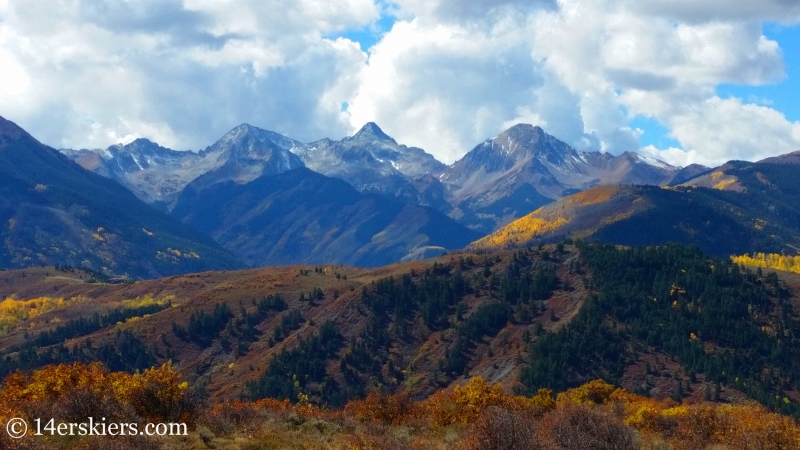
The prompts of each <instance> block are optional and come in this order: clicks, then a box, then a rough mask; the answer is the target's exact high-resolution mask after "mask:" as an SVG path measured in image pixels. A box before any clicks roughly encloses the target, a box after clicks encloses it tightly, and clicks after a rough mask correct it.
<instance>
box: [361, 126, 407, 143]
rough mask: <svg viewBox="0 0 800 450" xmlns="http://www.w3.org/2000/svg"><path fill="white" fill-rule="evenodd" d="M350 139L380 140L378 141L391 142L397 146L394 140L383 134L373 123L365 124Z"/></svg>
mask: <svg viewBox="0 0 800 450" xmlns="http://www.w3.org/2000/svg"><path fill="white" fill-rule="evenodd" d="M350 139H352V140H376V139H377V140H380V141H391V142H393V143H395V144H397V141H395V140H394V138H392V137H391V136H389V135H388V134H386V133H384V132H383V130H381V127H379V126H378V125H377V124H376V123H375V122H367V123H366V124H365V125H364V126H363V127H361V129H360V130H358V132H357V133H356V134H354V135H353V137H351V138H350Z"/></svg>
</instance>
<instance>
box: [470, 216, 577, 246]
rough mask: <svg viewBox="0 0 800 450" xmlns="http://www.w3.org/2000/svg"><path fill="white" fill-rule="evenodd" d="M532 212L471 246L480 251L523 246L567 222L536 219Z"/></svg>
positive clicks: (564, 220)
mask: <svg viewBox="0 0 800 450" xmlns="http://www.w3.org/2000/svg"><path fill="white" fill-rule="evenodd" d="M538 211H539V210H537V211H534V212H532V213H531V214H528V215H527V216H525V217H521V218H519V219H517V220H515V221H513V222H511V223H510V224H508V225H506V226H504V227H503V228H500V229H499V230H497V231H495V232H494V233H492V234H490V235H488V236H485V237H483V238H481V239H479V240H477V241H475V242H474V243H473V244H472V246H473V247H476V248H480V249H497V248H505V247H513V246H517V245H523V244H526V243H528V242H530V241H531V240H533V238H535V237H536V236H540V235H543V234H546V233H549V232H551V231H555V230H557V229H558V228H560V227H562V226H564V225H565V224H566V223H567V222H568V221H567V219H565V218H563V217H558V218H556V219H554V220H547V219H544V218H542V217H537V216H536V215H535V214H536V213H537V212H538Z"/></svg>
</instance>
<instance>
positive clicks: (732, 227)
mask: <svg viewBox="0 0 800 450" xmlns="http://www.w3.org/2000/svg"><path fill="white" fill-rule="evenodd" d="M797 177H800V166H798V165H796V164H772V163H745V162H742V161H736V162H730V163H727V164H725V165H723V166H721V167H719V168H717V169H714V170H713V171H711V172H709V173H706V174H703V175H701V176H700V177H698V178H695V179H693V180H690V181H688V182H686V183H684V184H683V185H681V186H677V187H673V188H669V189H660V188H657V187H653V186H604V187H596V188H591V189H588V190H586V191H583V192H581V193H579V194H575V195H573V196H569V197H566V198H564V199H562V200H559V201H558V202H556V203H553V204H551V205H548V206H545V207H543V208H541V209H539V210H537V211H535V212H533V213H531V214H529V215H528V216H526V217H523V218H521V219H519V220H517V221H515V222H512V223H511V224H509V225H508V226H506V227H504V228H502V229H500V230H498V231H497V232H495V233H492V234H491V235H489V236H487V237H485V238H483V239H481V240H479V241H477V242H475V243H474V244H473V246H474V247H475V248H504V247H515V246H522V245H529V244H530V243H531V242H536V241H537V240H544V241H548V240H555V239H559V238H561V237H564V236H567V235H573V236H576V237H581V238H589V239H594V240H600V241H604V242H613V243H617V244H623V245H656V244H664V243H667V242H678V243H684V244H693V245H698V246H700V247H701V248H702V249H703V250H704V251H705V252H707V253H709V254H713V255H719V256H728V255H731V254H743V253H751V252H772V253H781V252H783V251H785V252H789V253H796V252H797V249H800V206H798V205H800V189H799V188H798V187H797V185H796V182H795V180H796V179H797ZM704 186H708V187H704Z"/></svg>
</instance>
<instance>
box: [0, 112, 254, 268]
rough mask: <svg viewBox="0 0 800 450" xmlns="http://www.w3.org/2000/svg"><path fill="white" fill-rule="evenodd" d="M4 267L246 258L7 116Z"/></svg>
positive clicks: (235, 264) (1, 163) (2, 183)
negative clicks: (83, 165)
mask: <svg viewBox="0 0 800 450" xmlns="http://www.w3.org/2000/svg"><path fill="white" fill-rule="evenodd" d="M0 240H2V246H0V267H6V268H13V267H29V266H35V265H53V264H59V265H71V266H77V267H87V268H90V269H93V270H96V271H100V272H104V273H106V274H109V275H128V276H131V277H144V278H152V277H158V276H165V275H171V274H176V273H187V272H197V271H202V270H212V269H213V270H222V269H234V268H241V267H242V266H243V264H242V263H241V262H240V261H239V260H237V259H236V258H235V257H234V256H233V255H232V254H231V253H230V252H228V251H227V250H224V249H223V248H221V247H220V246H219V245H218V244H216V243H215V242H214V241H213V240H212V239H211V238H209V237H207V236H205V235H203V234H202V233H199V232H197V231H195V230H192V229H191V228H189V227H187V226H186V225H184V224H182V223H180V222H179V221H178V220H176V219H173V218H171V217H169V216H168V215H166V214H165V213H162V212H160V211H157V210H155V209H153V208H151V207H149V206H147V205H145V204H144V203H143V202H141V201H140V200H139V199H137V198H136V197H135V196H134V195H133V194H132V193H131V192H129V191H128V190H126V189H125V188H123V187H122V186H120V185H118V184H117V183H115V182H114V181H111V180H109V179H106V178H103V177H101V176H99V175H95V174H93V173H90V172H88V171H86V170H84V169H83V168H81V167H80V166H78V165H77V164H75V163H74V162H72V161H70V160H68V159H67V158H66V157H65V156H63V155H61V154H60V153H58V152H57V151H55V150H53V149H51V148H49V147H46V146H44V145H42V144H40V143H39V142H38V141H36V140H35V139H34V138H32V137H31V136H30V135H28V134H27V133H26V132H25V131H23V130H22V129H20V128H19V127H17V126H16V125H14V124H13V123H12V122H9V121H7V120H5V119H2V118H0Z"/></svg>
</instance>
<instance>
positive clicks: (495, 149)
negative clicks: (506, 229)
mask: <svg viewBox="0 0 800 450" xmlns="http://www.w3.org/2000/svg"><path fill="white" fill-rule="evenodd" d="M62 151H63V152H64V153H65V154H66V155H68V156H69V157H70V158H72V159H74V160H75V161H76V162H78V163H79V164H81V165H82V166H83V167H85V168H87V169H89V170H92V171H94V172H97V173H99V174H102V175H105V176H108V177H111V178H113V179H115V180H117V181H118V182H120V183H121V184H123V185H124V186H127V187H128V188H129V189H131V190H132V191H133V192H135V193H136V194H137V195H138V196H139V197H140V198H141V199H142V200H144V201H147V202H155V203H163V204H164V205H165V207H166V208H167V209H171V208H172V207H174V202H175V201H176V199H177V197H178V196H179V194H180V192H181V190H183V189H184V188H185V187H186V186H187V185H189V183H192V182H195V181H196V182H195V184H194V186H193V187H194V188H195V190H196V189H197V188H199V187H201V186H203V187H207V186H210V185H213V184H215V183H217V182H224V181H228V180H231V181H234V182H236V183H238V184H244V183H247V182H249V181H252V180H253V179H255V178H256V177H258V176H261V175H275V174H278V173H281V172H284V171H287V170H292V169H295V168H298V167H302V166H305V167H307V168H309V169H311V170H313V171H315V172H318V173H321V174H323V175H326V176H328V177H333V178H339V179H341V180H344V181H346V182H347V183H348V184H350V185H351V186H352V187H354V188H355V189H356V190H358V191H359V192H362V193H365V194H379V195H383V196H386V197H389V198H391V199H393V200H396V201H400V202H403V203H411V204H415V205H421V206H430V207H433V208H435V209H438V210H439V211H441V212H443V213H445V214H448V215H449V216H450V217H452V218H453V219H455V220H456V221H458V222H459V223H461V224H462V225H464V226H466V227H468V228H471V229H473V230H475V231H477V232H480V233H484V234H485V233H489V232H491V231H494V230H495V229H497V228H498V227H499V226H502V225H504V224H506V223H508V222H510V221H511V220H514V219H516V218H519V217H521V216H523V215H525V214H527V213H528V212H530V211H532V210H534V209H536V208H538V207H539V206H542V205H545V204H548V203H551V202H553V201H555V200H557V199H559V198H562V197H563V196H565V195H568V194H569V193H573V192H577V191H580V190H583V189H586V188H588V187H591V186H595V185H600V184H621V183H625V184H626V183H635V184H652V185H665V184H669V183H670V182H672V181H673V180H674V179H676V177H678V178H680V177H684V178H689V177H692V176H694V175H696V174H697V173H701V172H703V171H705V170H707V168H705V167H703V166H690V167H687V168H679V167H673V166H671V165H669V164H666V163H664V162H662V161H658V160H655V159H651V158H647V157H644V156H641V155H639V154H637V153H632V152H627V153H624V154H622V155H618V156H613V155H610V154H607V153H598V152H580V151H577V150H575V149H573V148H572V147H570V146H569V145H567V144H565V143H564V142H562V141H559V140H558V139H556V138H555V137H553V136H550V135H548V134H547V133H545V132H544V131H543V130H542V129H541V128H540V127H534V126H532V125H526V124H519V125H515V126H513V127H511V128H510V129H508V130H506V131H504V132H503V133H501V134H500V135H498V136H496V137H494V138H492V139H487V140H486V141H484V142H483V143H481V144H479V145H478V146H476V147H475V148H474V149H472V150H471V151H470V152H468V153H467V154H466V155H465V156H464V157H463V158H461V159H460V160H458V161H456V162H455V163H454V164H452V165H449V166H448V165H445V164H443V163H441V162H439V161H438V160H436V158H434V157H433V156H432V155H430V154H429V153H427V152H425V151H424V150H422V149H419V148H416V147H407V146H405V145H401V144H398V143H397V142H396V141H395V140H394V139H393V138H391V137H390V136H388V135H387V134H386V133H385V132H383V130H381V129H380V127H378V125H376V124H374V123H371V122H370V123H367V124H366V125H364V127H362V128H361V129H360V130H359V131H358V132H357V133H355V134H354V135H353V136H350V137H345V138H343V139H341V140H338V141H335V140H331V139H322V140H320V141H316V142H311V143H306V144H304V143H301V142H299V141H296V140H293V139H291V138H288V137H285V136H283V135H280V134H278V133H274V132H271V131H266V130H261V129H259V128H256V127H253V126H250V125H246V124H244V125H240V126H238V127H236V128H234V129H233V130H231V131H230V132H229V133H227V134H226V135H225V136H223V137H222V138H221V139H220V140H219V141H218V142H216V143H215V144H213V145H212V146H210V147H208V148H206V149H205V150H202V151H199V152H176V151H173V150H168V149H164V148H163V147H159V146H158V145H157V144H155V143H152V142H150V141H147V140H144V139H138V140H136V141H134V142H132V143H130V144H127V145H115V146H111V147H109V148H107V149H98V150H77V151H76V150H62Z"/></svg>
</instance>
